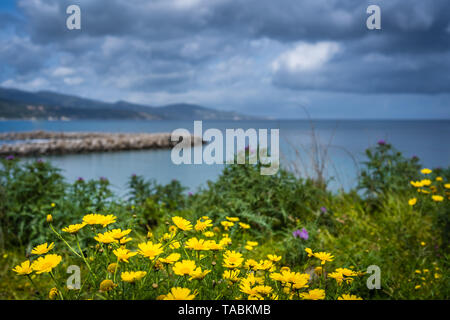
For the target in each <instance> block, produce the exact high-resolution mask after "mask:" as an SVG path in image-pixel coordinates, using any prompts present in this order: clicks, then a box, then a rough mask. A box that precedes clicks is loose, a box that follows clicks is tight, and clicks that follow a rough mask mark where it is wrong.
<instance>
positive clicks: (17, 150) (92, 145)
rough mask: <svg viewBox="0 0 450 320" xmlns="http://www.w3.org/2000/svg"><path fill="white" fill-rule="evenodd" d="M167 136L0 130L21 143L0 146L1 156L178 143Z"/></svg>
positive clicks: (5, 137)
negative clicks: (6, 131) (7, 131)
mask: <svg viewBox="0 0 450 320" xmlns="http://www.w3.org/2000/svg"><path fill="white" fill-rule="evenodd" d="M170 135H171V134H170V133H100V132H49V131H30V132H9V133H1V134H0V140H3V141H14V140H20V142H19V143H14V144H11V143H4V144H2V145H0V155H15V156H33V155H49V154H74V153H87V152H109V151H125V150H145V149H165V148H171V147H173V146H174V145H176V144H177V143H178V142H177V141H175V142H172V141H171V139H170ZM33 140H39V141H38V142H36V141H33ZM183 140H184V139H183ZM184 141H186V140H184ZM194 142H197V143H201V144H203V143H204V141H203V140H202V138H201V137H195V136H191V144H192V145H193V144H194Z"/></svg>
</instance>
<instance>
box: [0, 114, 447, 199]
mask: <svg viewBox="0 0 450 320" xmlns="http://www.w3.org/2000/svg"><path fill="white" fill-rule="evenodd" d="M311 126H314V133H315V135H316V138H315V139H312V132H313V131H312V129H311ZM178 128H186V129H188V130H190V131H191V132H192V130H193V122H191V121H104V120H102V121H0V132H8V131H29V130H50V131H91V132H94V131H101V132H171V131H173V130H175V129H178ZM208 128H217V129H220V130H221V131H222V132H224V131H225V129H237V128H243V129H248V128H254V129H279V130H280V151H281V153H282V157H281V161H282V165H283V164H284V165H288V164H290V165H292V164H293V163H295V164H296V167H297V169H298V171H299V174H300V175H302V176H314V171H313V169H312V166H311V163H312V162H311V157H312V156H313V155H314V154H315V153H314V152H313V149H314V148H313V146H314V145H315V144H314V143H312V142H313V141H318V143H319V144H321V145H322V146H321V148H319V149H320V150H322V154H323V150H325V149H327V156H326V157H325V163H326V168H327V170H326V176H327V177H328V178H329V179H330V187H331V189H333V190H337V189H339V188H341V187H342V188H344V189H349V188H351V187H354V186H355V183H356V176H357V173H358V169H359V167H358V163H360V162H361V161H363V160H364V150H365V149H366V148H367V147H368V146H371V145H374V144H376V143H377V141H378V140H380V139H383V140H386V141H387V142H389V143H392V144H393V145H394V146H395V147H396V148H397V149H399V150H400V151H402V152H403V153H404V154H405V156H408V157H412V156H414V155H416V156H418V157H419V158H420V159H421V161H422V163H423V164H424V165H425V166H427V167H439V166H440V167H447V166H449V165H450V147H449V146H450V143H449V141H450V120H442V121H438V120H436V121H397V120H392V121H386V120H379V121H378V120H377V121H374V120H359V121H358V120H317V121H313V122H310V121H306V120H292V121H291V120H280V121H275V120H274V121H269V120H261V121H203V131H205V130H206V129H208ZM0 143H1V142H0ZM327 146H328V147H327ZM294 149H296V150H297V151H298V153H297V152H295V151H294ZM316 154H317V153H316ZM299 157H300V158H299ZM43 158H44V159H49V160H51V161H52V162H53V164H54V165H56V166H57V167H59V168H61V169H62V170H63V171H62V172H63V174H64V175H65V177H66V178H67V179H68V180H69V181H74V180H76V179H77V178H78V177H83V178H84V179H91V178H99V177H107V178H108V179H109V180H110V181H111V183H112V185H113V188H114V189H115V191H117V192H118V193H119V194H123V193H124V192H125V188H126V182H127V180H128V178H129V177H130V175H132V174H139V175H143V176H145V177H146V178H153V179H156V180H157V181H158V182H160V183H168V182H170V181H171V180H172V179H178V180H180V181H181V183H182V184H183V185H185V186H186V187H188V188H189V191H195V190H197V188H198V187H200V186H204V185H205V182H206V181H207V180H214V179H215V178H216V177H217V176H218V175H219V174H220V172H221V170H222V166H221V165H206V164H202V165H194V164H192V165H175V164H173V163H172V161H171V158H170V150H144V151H126V152H110V153H90V154H76V155H65V156H46V157H43Z"/></svg>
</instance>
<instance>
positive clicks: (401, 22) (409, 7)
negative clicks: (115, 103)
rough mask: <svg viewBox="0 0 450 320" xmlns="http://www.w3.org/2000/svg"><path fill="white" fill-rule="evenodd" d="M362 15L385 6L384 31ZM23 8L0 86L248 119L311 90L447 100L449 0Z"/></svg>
mask: <svg viewBox="0 0 450 320" xmlns="http://www.w3.org/2000/svg"><path fill="white" fill-rule="evenodd" d="M71 4H78V5H80V7H81V11H82V30H81V31H69V30H67V28H66V22H65V20H66V17H67V14H66V12H65V11H66V8H67V6H69V5H71ZM369 4H378V5H380V7H381V10H382V30H376V31H369V30H368V29H367V28H366V24H365V22H366V18H367V16H368V15H367V13H366V8H367V7H368V5H369ZM18 8H19V10H20V12H19V14H20V16H21V17H22V19H23V21H25V23H22V24H20V23H18V20H17V19H18V18H15V19H14V18H13V17H12V16H11V15H5V17H6V19H2V20H1V21H2V22H0V28H2V30H8V26H9V27H10V28H9V29H15V30H18V31H16V32H11V31H5V33H4V34H1V33H0V42H2V44H5V46H2V48H1V49H0V59H1V60H0V66H1V64H3V66H2V67H3V68H2V69H5V65H6V67H7V69H8V70H10V71H11V72H12V73H13V74H14V73H15V75H16V78H15V79H10V78H8V79H5V78H4V77H5V76H4V77H3V78H1V76H0V83H2V81H3V82H4V81H5V80H8V82H7V83H13V84H14V83H17V81H18V79H20V80H21V81H22V82H23V83H27V82H30V81H32V80H33V78H37V77H39V78H41V80H42V81H38V82H36V81H34V82H33V83H35V84H36V83H37V84H42V85H47V84H49V86H50V87H52V88H56V89H59V90H63V91H64V90H65V91H74V90H75V91H76V92H86V93H87V92H92V94H93V95H94V97H96V98H103V99H106V97H107V99H114V98H115V97H116V96H119V95H122V96H123V95H124V96H129V97H133V99H137V100H139V102H144V103H151V102H153V101H149V100H151V99H156V100H158V99H159V100H161V101H163V100H164V99H169V98H170V99H181V100H184V99H187V100H190V101H192V102H198V103H205V104H208V103H216V102H218V101H220V100H223V99H224V98H227V99H230V100H231V101H233V103H234V105H235V106H237V107H238V108H245V110H246V111H247V109H248V108H250V107H249V106H248V104H249V103H252V102H255V103H263V102H264V101H271V102H273V101H276V100H279V99H285V100H284V101H285V103H286V104H287V105H290V104H291V103H293V102H292V101H296V99H297V98H296V97H295V94H296V93H302V92H305V91H306V90H307V91H314V92H316V91H317V92H324V93H326V92H337V93H339V92H342V93H354V94H366V93H388V94H400V93H414V94H425V95H428V94H437V93H450V81H449V76H448V75H449V74H450V72H449V71H450V62H449V61H450V21H449V19H448V12H450V1H447V0H435V1H427V2H425V1H422V0H409V1H402V0H390V1H387V0H371V1H366V0H364V1H361V0H306V1H298V0H279V1H273V0H234V1H229V0H214V1H211V0H170V1H169V0H153V1H148V0H96V1H91V0H19V1H18ZM2 15H4V14H3V13H2ZM18 53H20V54H18ZM9 75H10V73H8V77H9ZM93 87H96V88H97V90H93V89H92V88H93ZM171 94H172V95H171ZM96 95H103V96H96ZM269 95H272V97H271V98H269V97H268V96H269ZM236 97H238V98H236ZM170 99H169V100H170ZM305 99H306V100H308V99H307V98H305ZM238 100H239V101H238ZM230 108H231V107H230ZM269 109H270V107H269V106H267V110H269Z"/></svg>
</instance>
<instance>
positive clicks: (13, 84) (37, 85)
mask: <svg viewBox="0 0 450 320" xmlns="http://www.w3.org/2000/svg"><path fill="white" fill-rule="evenodd" d="M0 85H1V86H2V87H7V88H16V89H20V90H30V91H35V90H42V89H48V86H49V82H48V81H47V80H46V79H44V78H35V79H33V80H30V81H23V80H16V79H8V80H5V81H3V82H2V83H1V84H0Z"/></svg>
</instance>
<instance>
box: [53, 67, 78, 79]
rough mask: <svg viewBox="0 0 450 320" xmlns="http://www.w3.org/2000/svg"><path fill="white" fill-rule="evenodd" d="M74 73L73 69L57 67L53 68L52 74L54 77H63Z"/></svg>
mask: <svg viewBox="0 0 450 320" xmlns="http://www.w3.org/2000/svg"><path fill="white" fill-rule="evenodd" d="M73 73H74V70H73V69H71V68H67V67H58V68H56V69H55V70H53V72H52V75H53V76H54V77H65V76H68V75H71V74H73Z"/></svg>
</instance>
